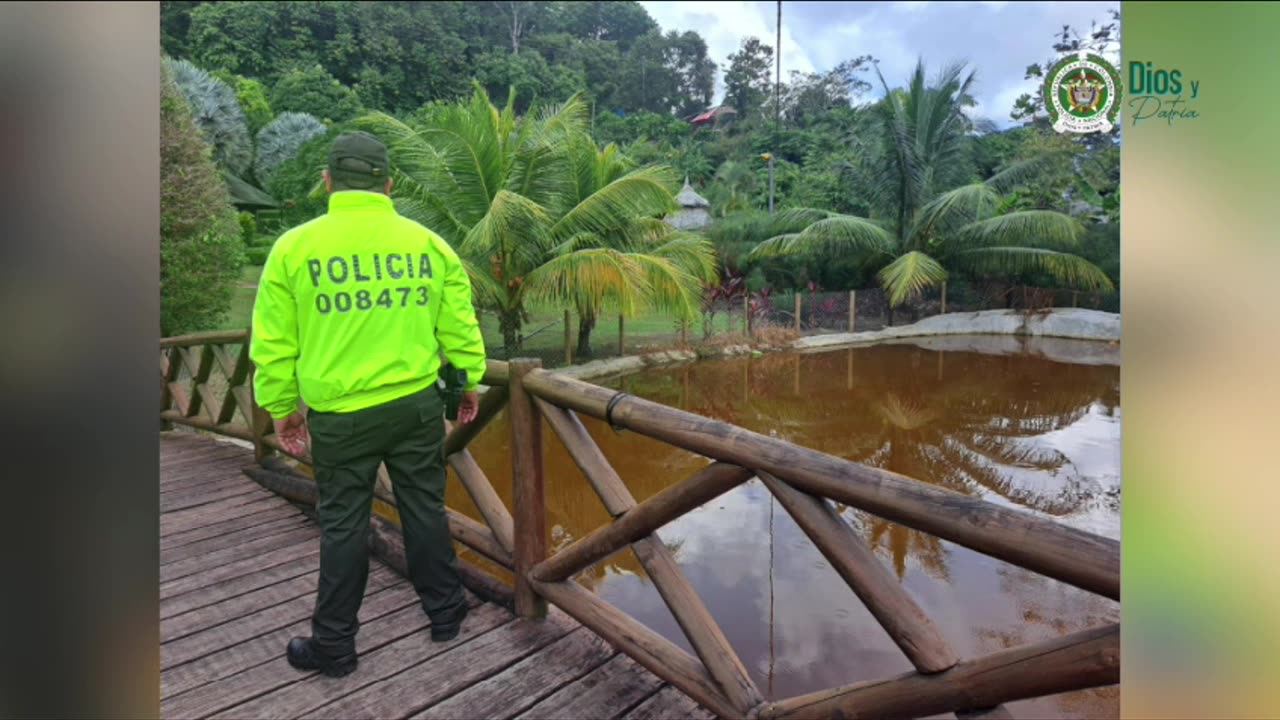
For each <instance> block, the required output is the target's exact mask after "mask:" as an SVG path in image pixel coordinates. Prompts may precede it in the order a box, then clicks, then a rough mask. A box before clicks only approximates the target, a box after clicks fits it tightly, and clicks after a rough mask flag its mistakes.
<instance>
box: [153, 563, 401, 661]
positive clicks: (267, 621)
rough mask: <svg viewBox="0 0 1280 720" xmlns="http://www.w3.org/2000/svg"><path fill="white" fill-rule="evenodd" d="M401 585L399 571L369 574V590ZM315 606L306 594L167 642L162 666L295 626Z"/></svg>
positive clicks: (162, 652)
mask: <svg viewBox="0 0 1280 720" xmlns="http://www.w3.org/2000/svg"><path fill="white" fill-rule="evenodd" d="M400 582H405V581H404V580H403V579H401V578H400V576H399V575H396V573H395V571H393V570H391V569H390V568H388V567H386V566H380V567H378V568H377V569H376V570H374V571H371V572H370V573H369V584H368V589H369V590H381V589H382V588H386V587H390V586H392V585H394V584H396V583H400ZM315 607H316V599H315V597H314V596H311V595H305V596H302V597H297V598H294V599H293V600H290V601H288V602H284V603H281V604H279V605H275V606H273V607H268V608H263V609H261V610H259V611H257V612H255V613H251V614H249V615H244V616H242V617H240V618H237V619H235V620H233V621H231V622H227V623H223V624H221V625H215V626H212V627H206V628H205V629H204V630H201V631H199V632H196V633H192V634H190V635H186V636H184V637H181V638H179V639H177V640H174V641H172V642H167V643H165V644H163V645H161V646H160V667H161V669H168V668H171V667H174V666H175V665H181V664H182V663H186V662H191V661H192V660H196V659H198V658H201V657H203V656H205V655H209V654H211V653H214V652H217V651H219V650H222V649H225V648H228V647H230V646H232V645H236V644H239V643H242V642H244V641H246V640H252V639H253V638H255V637H257V636H259V635H263V634H265V633H268V632H271V631H272V630H278V629H280V628H282V627H285V626H286V625H291V624H293V623H295V622H297V621H298V620H301V619H303V618H307V617H310V616H311V613H312V611H314V610H315ZM195 612H200V611H199V610H197V611H195Z"/></svg>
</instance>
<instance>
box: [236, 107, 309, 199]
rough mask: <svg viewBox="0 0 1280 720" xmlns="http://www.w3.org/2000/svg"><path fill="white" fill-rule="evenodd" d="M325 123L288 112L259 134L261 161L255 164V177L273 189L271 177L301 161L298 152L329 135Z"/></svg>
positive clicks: (302, 114)
mask: <svg viewBox="0 0 1280 720" xmlns="http://www.w3.org/2000/svg"><path fill="white" fill-rule="evenodd" d="M326 131H327V129H326V128H325V126H324V123H322V122H320V121H319V120H317V119H315V117H314V116H312V115H307V114H306V113H295V112H288V113H283V114H281V115H280V117H278V118H276V119H275V120H272V121H271V124H269V125H267V126H266V127H264V128H262V132H260V133H258V157H257V158H256V159H255V160H254V165H253V174H254V177H256V178H257V179H258V182H259V183H262V185H263V186H267V185H270V183H271V176H272V175H273V174H275V171H276V170H277V169H278V168H279V167H280V166H281V165H283V164H284V163H286V162H288V161H290V160H292V159H293V158H295V157H297V155H298V150H300V149H301V148H302V146H303V145H305V144H307V141H308V140H314V139H315V138H317V137H320V136H322V135H324V134H325V132H326Z"/></svg>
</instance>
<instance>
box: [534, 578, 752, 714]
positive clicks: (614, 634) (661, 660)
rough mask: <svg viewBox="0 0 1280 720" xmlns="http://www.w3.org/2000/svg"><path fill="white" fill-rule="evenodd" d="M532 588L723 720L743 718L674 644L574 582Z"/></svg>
mask: <svg viewBox="0 0 1280 720" xmlns="http://www.w3.org/2000/svg"><path fill="white" fill-rule="evenodd" d="M533 582H534V586H535V587H536V588H537V589H538V591H539V592H541V593H542V594H543V595H545V596H546V597H548V598H550V599H551V600H552V601H553V602H554V603H555V604H556V607H558V608H560V609H561V610H564V611H565V612H566V613H568V614H569V616H570V617H572V618H573V619H575V620H577V621H578V622H580V623H582V624H583V625H585V626H587V627H588V628H590V629H591V630H592V631H593V632H595V633H596V634H597V635H599V636H600V637H602V638H604V639H605V641H606V642H608V643H610V644H611V645H613V646H614V647H616V648H618V649H619V650H621V651H622V652H624V653H626V655H627V656H628V657H630V658H632V659H634V660H635V661H636V662H637V663H639V664H640V665H641V666H643V667H644V668H645V669H647V670H648V671H649V672H652V673H653V674H654V675H657V676H658V677H660V678H662V679H663V680H666V681H667V682H669V683H671V684H672V685H675V686H676V687H678V688H680V690H681V691H683V692H684V693H685V694H686V695H688V696H689V697H691V698H693V699H694V700H696V701H697V702H698V703H700V704H701V705H702V706H703V707H705V708H707V709H708V710H711V711H712V712H714V713H715V714H716V715H717V716H719V717H722V718H733V717H742V716H743V715H744V713H742V712H741V711H740V710H737V709H735V708H734V706H733V703H731V702H730V701H729V700H728V698H726V697H725V696H724V695H723V694H722V693H721V692H720V690H719V688H717V687H716V685H715V683H714V682H713V681H712V679H711V677H710V676H709V675H708V673H707V671H706V670H705V669H703V667H702V666H701V664H699V663H698V661H697V660H696V659H695V658H693V657H692V656H690V655H689V653H687V652H685V651H684V650H682V649H680V648H679V647H677V646H676V645H675V643H673V642H671V641H670V640H667V639H666V638H664V637H662V636H661V635H658V634H657V633H655V632H654V631H652V630H650V629H649V628H647V627H645V626H644V625H642V624H640V623H639V622H637V621H635V620H633V619H632V618H631V617H629V616H628V615H626V614H625V613H622V612H620V611H619V610H618V609H617V608H615V607H613V606H612V605H610V604H609V603H607V602H605V601H604V600H601V599H600V598H598V597H596V596H595V595H593V594H592V593H591V592H589V591H587V590H585V589H583V588H582V587H581V586H580V585H578V584H577V583H574V582H558V583H544V582H539V581H537V580H535V581H533Z"/></svg>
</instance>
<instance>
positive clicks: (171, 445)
mask: <svg viewBox="0 0 1280 720" xmlns="http://www.w3.org/2000/svg"><path fill="white" fill-rule="evenodd" d="M161 442H163V443H164V446H163V447H161V451H160V464H161V466H172V465H177V464H182V462H188V461H191V460H192V459H193V457H200V456H210V455H218V454H230V452H246V451H247V452H250V454H252V452H253V451H252V448H246V447H239V446H236V445H232V443H227V442H215V441H211V439H207V438H197V439H196V441H195V442H191V443H187V442H174V441H172V439H169V438H161Z"/></svg>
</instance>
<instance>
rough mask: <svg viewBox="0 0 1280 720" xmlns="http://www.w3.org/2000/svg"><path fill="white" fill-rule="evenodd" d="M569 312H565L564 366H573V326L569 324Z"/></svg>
mask: <svg viewBox="0 0 1280 720" xmlns="http://www.w3.org/2000/svg"><path fill="white" fill-rule="evenodd" d="M569 320H570V318H569V310H568V309H566V310H565V311H564V364H565V365H572V364H573V325H572V324H571V323H570V322H569Z"/></svg>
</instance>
